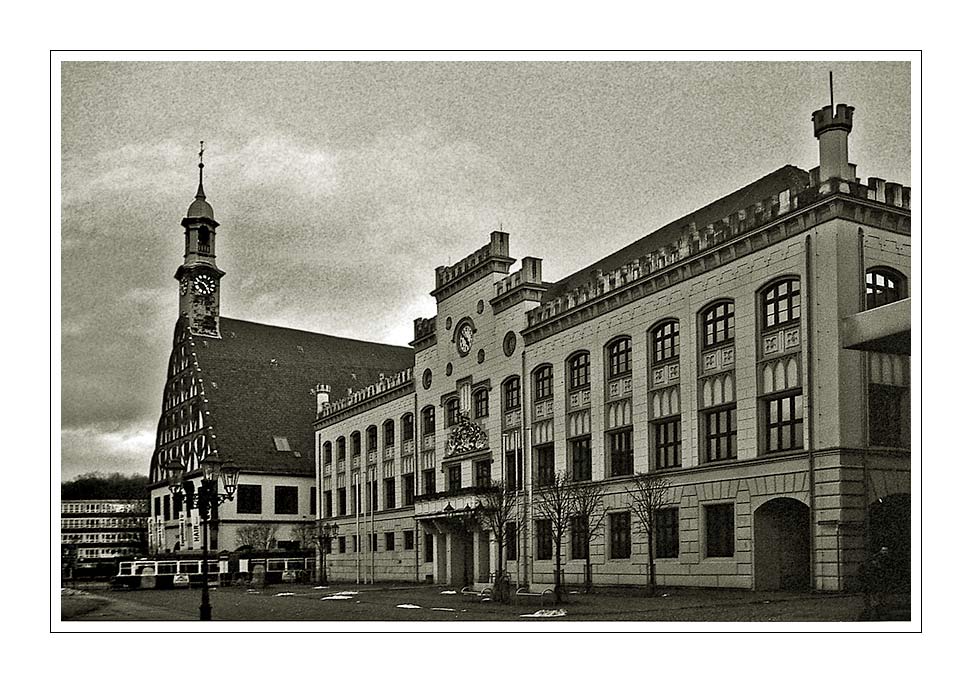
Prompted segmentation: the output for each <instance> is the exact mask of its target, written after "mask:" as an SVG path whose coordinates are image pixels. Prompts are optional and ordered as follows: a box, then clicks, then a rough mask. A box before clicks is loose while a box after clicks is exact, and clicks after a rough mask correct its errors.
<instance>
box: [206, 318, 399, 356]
mask: <svg viewBox="0 0 972 683" xmlns="http://www.w3.org/2000/svg"><path fill="white" fill-rule="evenodd" d="M219 320H220V322H221V323H224V322H226V321H230V323H243V324H245V325H254V326H259V327H269V328H273V329H277V330H283V331H286V332H298V333H300V334H311V335H314V336H316V337H326V338H328V339H339V340H341V341H349V342H356V343H358V344H373V345H375V346H385V347H388V348H392V349H407V350H411V347H409V346H408V345H407V344H405V345H399V344H389V343H387V342H379V341H371V340H369V339H357V338H355V337H341V336H338V335H336V334H329V333H327V332H315V331H314V330H305V329H301V328H298V327H284V326H283V325H272V324H270V323H261V322H256V321H253V320H244V319H243V318H231V317H228V316H222V315H221V316H220V317H219Z"/></svg>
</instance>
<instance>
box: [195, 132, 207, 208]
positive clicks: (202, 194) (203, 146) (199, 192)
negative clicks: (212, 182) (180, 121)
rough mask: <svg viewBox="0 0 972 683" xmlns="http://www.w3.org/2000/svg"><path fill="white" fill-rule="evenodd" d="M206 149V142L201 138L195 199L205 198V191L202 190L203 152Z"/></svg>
mask: <svg viewBox="0 0 972 683" xmlns="http://www.w3.org/2000/svg"><path fill="white" fill-rule="evenodd" d="M205 151H206V143H205V142H203V141H202V140H200V141H199V189H197V190H196V199H205V198H206V193H205V192H203V167H205V164H204V163H203V152H205Z"/></svg>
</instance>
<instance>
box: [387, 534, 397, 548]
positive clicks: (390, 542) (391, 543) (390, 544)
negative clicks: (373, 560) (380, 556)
mask: <svg viewBox="0 0 972 683" xmlns="http://www.w3.org/2000/svg"><path fill="white" fill-rule="evenodd" d="M394 549H395V532H394V531H386V532H385V550H394Z"/></svg>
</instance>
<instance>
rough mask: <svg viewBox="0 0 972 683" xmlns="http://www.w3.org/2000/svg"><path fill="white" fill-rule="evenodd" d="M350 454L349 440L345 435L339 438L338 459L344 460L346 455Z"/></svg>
mask: <svg viewBox="0 0 972 683" xmlns="http://www.w3.org/2000/svg"><path fill="white" fill-rule="evenodd" d="M347 454H348V449H347V441H346V440H345V438H344V437H343V436H339V437H338V438H337V458H338V460H344V458H345V456H347Z"/></svg>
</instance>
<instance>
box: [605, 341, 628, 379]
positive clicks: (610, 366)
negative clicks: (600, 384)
mask: <svg viewBox="0 0 972 683" xmlns="http://www.w3.org/2000/svg"><path fill="white" fill-rule="evenodd" d="M607 372H608V379H615V378H617V377H623V376H625V375H629V374H631V338H630V337H620V338H618V339H615V340H614V341H612V342H610V343H609V344H608V345H607Z"/></svg>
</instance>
